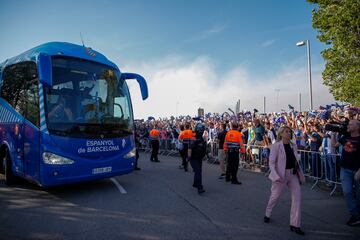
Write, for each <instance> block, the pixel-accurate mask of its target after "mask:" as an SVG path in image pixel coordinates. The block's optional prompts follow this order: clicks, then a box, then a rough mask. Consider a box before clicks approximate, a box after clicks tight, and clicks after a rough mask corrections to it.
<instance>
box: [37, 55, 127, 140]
mask: <svg viewBox="0 0 360 240" xmlns="http://www.w3.org/2000/svg"><path fill="white" fill-rule="evenodd" d="M52 63H53V66H52V72H53V77H52V79H53V80H52V82H53V85H52V87H44V100H45V114H46V119H47V127H48V130H49V132H50V134H55V135H62V136H71V137H85V138H100V137H101V138H104V137H108V138H110V137H111V138H113V137H123V136H128V135H130V134H132V130H133V116H132V108H131V101H130V95H129V90H128V87H127V85H126V82H125V81H120V80H119V71H117V70H115V69H113V68H111V67H109V66H105V65H102V64H99V63H94V62H90V61H85V60H81V59H76V58H65V57H54V58H53V60H52Z"/></svg>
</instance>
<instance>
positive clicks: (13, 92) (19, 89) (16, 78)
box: [1, 61, 40, 126]
mask: <svg viewBox="0 0 360 240" xmlns="http://www.w3.org/2000/svg"><path fill="white" fill-rule="evenodd" d="M38 92H39V91H38V76H37V70H36V64H35V63H34V62H30V61H29V62H21V63H17V64H14V65H11V66H8V67H6V68H5V70H4V73H3V86H2V87H1V96H2V97H3V98H4V99H5V100H6V101H7V102H8V103H9V104H10V105H11V106H12V107H13V108H14V109H15V110H16V111H18V112H19V113H20V114H21V115H23V116H24V117H26V118H27V119H28V120H29V121H31V122H32V123H33V124H35V125H36V126H39V125H40V124H39V122H40V117H39V94H38Z"/></svg>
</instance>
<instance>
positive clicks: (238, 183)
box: [231, 181, 241, 185]
mask: <svg viewBox="0 0 360 240" xmlns="http://www.w3.org/2000/svg"><path fill="white" fill-rule="evenodd" d="M231 184H236V185H240V184H241V182H239V181H232V182H231Z"/></svg>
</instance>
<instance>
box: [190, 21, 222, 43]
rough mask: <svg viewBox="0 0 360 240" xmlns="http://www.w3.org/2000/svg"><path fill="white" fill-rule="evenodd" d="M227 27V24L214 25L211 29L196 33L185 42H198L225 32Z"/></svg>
mask: <svg viewBox="0 0 360 240" xmlns="http://www.w3.org/2000/svg"><path fill="white" fill-rule="evenodd" d="M225 29H226V25H214V26H212V27H211V28H210V29H207V30H205V31H203V32H200V33H198V34H195V35H194V36H193V37H191V38H190V39H188V40H186V41H185V42H197V41H201V40H204V39H207V38H209V37H211V36H213V35H216V34H218V33H221V32H223V31H224V30H225Z"/></svg>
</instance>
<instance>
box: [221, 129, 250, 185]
mask: <svg viewBox="0 0 360 240" xmlns="http://www.w3.org/2000/svg"><path fill="white" fill-rule="evenodd" d="M224 151H225V153H227V156H228V167H227V169H226V181H227V182H229V181H230V177H231V183H232V184H241V182H239V181H238V179H237V171H238V169H239V153H240V152H241V153H244V151H245V150H244V144H243V141H242V134H241V133H240V132H239V131H238V124H237V123H233V124H232V130H230V131H228V132H227V133H226V136H225V142H224Z"/></svg>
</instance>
